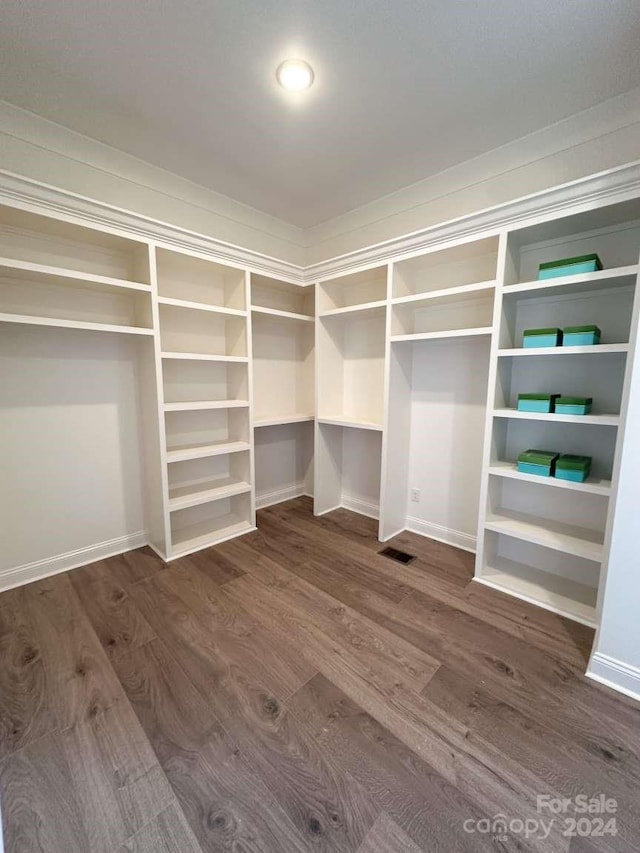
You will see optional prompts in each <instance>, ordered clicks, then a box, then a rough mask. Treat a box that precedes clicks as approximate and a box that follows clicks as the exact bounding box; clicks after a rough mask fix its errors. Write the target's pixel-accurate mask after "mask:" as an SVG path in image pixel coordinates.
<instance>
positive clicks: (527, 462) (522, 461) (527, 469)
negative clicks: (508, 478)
mask: <svg viewBox="0 0 640 853" xmlns="http://www.w3.org/2000/svg"><path fill="white" fill-rule="evenodd" d="M559 455H560V454H558V453H554V451H553V450H525V451H524V452H523V453H521V454H520V456H518V465H517V468H518V471H520V473H521V474H536V475H538V476H539V477H553V473H554V471H555V465H556V459H557V458H558V456H559Z"/></svg>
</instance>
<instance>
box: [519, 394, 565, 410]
mask: <svg viewBox="0 0 640 853" xmlns="http://www.w3.org/2000/svg"><path fill="white" fill-rule="evenodd" d="M559 397H560V394H518V411H519V412H542V413H543V414H548V413H549V412H553V410H554V407H555V403H556V400H557V399H558V398H559Z"/></svg>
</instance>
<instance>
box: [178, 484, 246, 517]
mask: <svg viewBox="0 0 640 853" xmlns="http://www.w3.org/2000/svg"><path fill="white" fill-rule="evenodd" d="M250 491H251V484H250V483H247V482H246V481H244V480H241V479H239V478H237V477H222V478H219V479H217V480H209V481H205V482H202V481H201V480H195V481H193V482H191V483H183V484H182V485H180V486H174V487H173V488H169V510H170V511H171V512H175V511H176V510H179V509H187V508H188V507H190V506H198V505H199V504H203V503H209V502H210V501H215V500H221V499H222V498H230V497H233V496H234V495H242V494H244V493H245V492H250Z"/></svg>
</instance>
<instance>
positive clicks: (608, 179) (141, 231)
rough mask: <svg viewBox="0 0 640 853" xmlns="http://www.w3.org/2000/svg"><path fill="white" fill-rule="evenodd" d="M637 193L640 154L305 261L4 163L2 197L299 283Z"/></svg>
mask: <svg viewBox="0 0 640 853" xmlns="http://www.w3.org/2000/svg"><path fill="white" fill-rule="evenodd" d="M638 197H640V160H636V161H634V162H632V163H629V164H627V165H624V166H620V167H617V168H615V169H609V170H607V171H604V172H599V173H597V174H595V175H591V176H589V177H587V178H581V179H579V180H577V181H571V182H570V183H566V184H562V185H560V186H557V187H554V188H552V189H550V190H543V191H541V192H537V193H533V194H532V195H528V196H524V197H523V198H520V199H517V200H516V201H511V202H506V203H505V204H501V205H497V206H494V207H490V208H486V209H484V210H481V211H478V212H476V213H471V214H468V215H466V216H462V217H459V218H457V219H452V220H449V221H447V222H444V223H441V224H439V225H435V226H430V227H429V228H425V229H422V230H420V231H415V232H413V233H411V234H405V235H403V236H401V237H398V238H394V239H391V240H386V241H384V242H381V243H377V244H375V245H373V246H368V247H366V248H364V249H359V250H357V251H354V252H349V253H347V254H345V255H339V256H337V257H335V258H331V259H330V260H327V261H321V262H319V263H316V264H312V265H310V266H307V267H302V266H298V265H296V264H292V263H289V262H287V261H281V260H279V259H278V258H273V257H270V256H269V255H264V254H262V253H260V252H255V251H253V250H251V249H244V248H242V247H241V246H236V245H234V244H232V243H227V242H224V241H221V240H216V239H215V238H213V237H209V236H207V235H205V234H198V233H197V232H195V231H190V230H188V229H185V228H180V227H179V226H175V225H169V224H167V223H164V222H160V221H158V220H155V219H152V218H150V217H147V216H142V215H140V214H136V213H131V212H130V211H126V210H123V209H121V208H118V207H115V206H113V205H110V204H106V203H103V202H99V201H95V200H93V199H90V198H87V197H85V196H81V195H78V194H76V193H72V192H69V191H67V190H61V189H58V188H56V187H53V186H50V185H49V184H44V183H40V182H39V181H34V180H32V179H30V178H24V177H21V176H20V175H16V174H14V173H12V172H7V171H4V170H0V203H8V204H11V205H13V206H15V207H20V208H22V209H23V210H29V211H31V212H33V213H41V214H44V215H52V216H55V217H56V218H58V219H64V220H66V221H68V222H75V223H77V224H79V225H88V226H94V227H97V228H100V229H103V230H107V231H111V232H113V233H118V234H121V235H123V236H129V237H137V238H139V239H142V240H149V241H152V242H157V243H161V244H163V245H164V246H168V247H170V248H177V249H183V250H187V251H193V252H197V253H199V254H200V255H203V256H205V257H209V258H211V259H212V260H215V261H219V262H221V263H226V264H230V265H232V266H239V267H247V268H249V269H250V270H251V271H252V272H256V273H260V274H261V275H266V276H271V277H273V278H277V279H281V280H283V281H288V282H290V283H291V284H296V285H302V286H304V285H310V284H312V283H314V282H315V281H318V280H322V279H326V278H332V277H334V276H335V277H337V276H342V275H347V274H348V273H351V272H356V271H358V270H361V269H366V268H367V267H374V266H380V265H382V264H386V263H389V262H390V261H396V260H400V259H403V258H406V257H411V256H412V255H418V254H421V253H422V252H425V251H429V250H432V249H434V248H437V247H439V246H442V245H444V244H447V243H451V242H453V241H455V242H461V241H464V242H466V241H470V240H473V239H478V238H481V237H487V236H491V235H492V234H496V233H498V232H499V231H502V230H505V229H510V228H514V227H524V226H526V225H528V224H534V223H540V222H545V221H549V220H552V219H555V218H557V217H559V216H563V215H564V216H566V215H570V214H575V213H580V212H583V211H588V210H591V209H594V208H596V207H600V206H602V205H604V204H614V203H616V202H621V201H628V200H630V199H633V198H638Z"/></svg>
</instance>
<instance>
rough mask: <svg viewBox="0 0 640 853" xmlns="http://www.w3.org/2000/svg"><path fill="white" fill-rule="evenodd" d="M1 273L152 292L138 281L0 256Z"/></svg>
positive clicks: (104, 288) (50, 281)
mask: <svg viewBox="0 0 640 853" xmlns="http://www.w3.org/2000/svg"><path fill="white" fill-rule="evenodd" d="M0 275H7V276H8V277H9V278H12V279H18V280H20V281H30V282H39V283H42V284H55V285H58V286H61V287H69V286H71V287H74V286H75V287H77V286H78V285H83V284H84V285H90V286H91V289H95V290H102V291H112V290H114V288H118V289H124V290H136V291H139V292H142V293H151V287H150V285H148V284H142V283H140V282H137V281H127V280H126V279H121V278H112V277H110V276H106V275H95V274H93V273H88V272H82V271H80V270H70V269H64V268H63V267H55V266H50V265H49V264H34V263H31V262H30V261H20V260H16V259H14V258H0Z"/></svg>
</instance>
